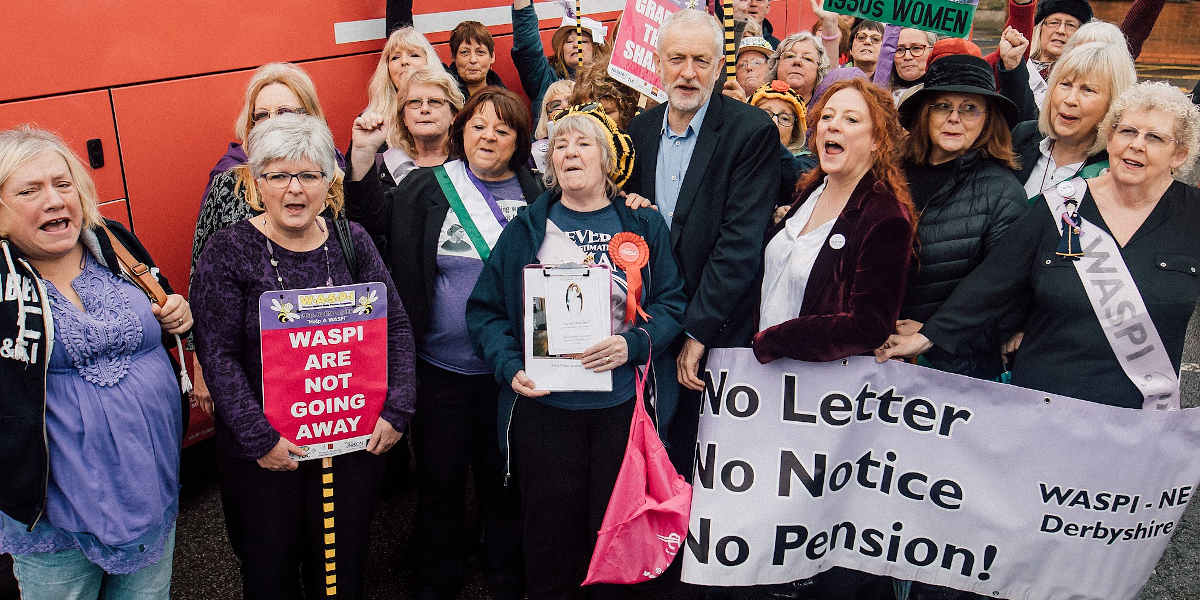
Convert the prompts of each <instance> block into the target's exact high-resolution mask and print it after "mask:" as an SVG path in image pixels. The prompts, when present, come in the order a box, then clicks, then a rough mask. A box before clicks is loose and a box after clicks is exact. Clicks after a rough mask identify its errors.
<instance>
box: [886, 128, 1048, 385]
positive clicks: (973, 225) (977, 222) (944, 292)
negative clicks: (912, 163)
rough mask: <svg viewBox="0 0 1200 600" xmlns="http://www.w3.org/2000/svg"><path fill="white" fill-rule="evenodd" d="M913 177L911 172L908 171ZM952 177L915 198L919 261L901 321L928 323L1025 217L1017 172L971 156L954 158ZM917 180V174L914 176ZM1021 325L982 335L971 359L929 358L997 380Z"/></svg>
mask: <svg viewBox="0 0 1200 600" xmlns="http://www.w3.org/2000/svg"><path fill="white" fill-rule="evenodd" d="M906 171H907V172H909V173H912V169H911V168H910V169H906ZM950 173H951V174H952V175H951V176H950V177H948V178H947V180H946V181H945V182H944V183H943V184H942V185H941V186H938V188H937V191H936V192H934V193H933V194H932V195H931V196H928V197H924V198H917V197H914V198H913V203H914V204H915V205H916V208H917V214H918V215H919V220H918V222H917V240H918V241H917V243H918V247H917V257H918V259H917V261H916V262H914V263H913V267H912V269H913V270H912V272H911V273H910V274H909V277H908V290H907V292H906V293H905V297H904V306H903V308H901V309H900V318H902V319H913V320H916V321H921V322H922V323H924V322H926V321H928V320H929V319H930V317H932V316H933V314H934V313H935V312H937V309H938V308H939V307H940V306H941V305H942V303H943V302H945V301H946V299H947V298H949V297H950V294H951V292H953V291H954V288H955V287H957V286H958V284H959V282H961V281H962V280H963V279H964V278H966V276H967V275H969V274H970V273H971V271H972V270H974V269H975V267H976V266H978V265H979V263H981V262H983V259H984V257H985V256H987V255H988V253H990V252H991V251H992V250H993V249H994V248H996V245H997V244H998V243H999V241H1000V239H1001V237H1002V236H1003V234H1004V232H1005V230H1007V229H1008V227H1009V225H1011V224H1013V223H1014V222H1016V221H1017V219H1019V218H1020V217H1021V215H1023V214H1025V210H1026V206H1025V190H1024V188H1023V187H1022V186H1021V184H1020V183H1019V182H1018V181H1017V178H1016V176H1015V175H1013V172H1012V171H1011V170H1010V169H1008V168H1007V167H1005V166H1003V165H1002V164H1000V163H998V162H996V161H994V160H990V159H986V158H983V157H981V156H980V155H979V153H978V152H976V151H972V152H968V153H966V154H964V155H963V156H960V157H959V158H957V159H955V164H954V167H953V168H952V169H951V170H950ZM909 176H910V177H912V175H909ZM1016 320H1017V321H1018V322H1016V323H997V324H996V326H995V327H993V328H991V329H992V332H991V334H990V335H984V336H980V339H979V344H978V345H977V348H976V351H975V352H974V353H973V355H972V356H951V355H949V354H946V353H945V352H944V351H941V350H940V349H938V348H936V347H935V348H933V349H932V350H930V351H929V352H928V353H926V354H925V358H926V359H927V360H928V361H929V363H930V366H932V367H934V368H937V369H940V370H943V371H949V372H952V373H959V374H962V375H970V376H972V377H980V378H987V379H990V378H993V377H995V376H997V375H999V374H1000V372H1001V370H1002V366H1001V362H1000V344H1001V343H1003V339H1004V337H1003V336H1005V335H1007V334H1010V333H1012V331H1004V330H1013V328H1015V327H1017V326H1019V324H1020V323H1019V319H1016Z"/></svg>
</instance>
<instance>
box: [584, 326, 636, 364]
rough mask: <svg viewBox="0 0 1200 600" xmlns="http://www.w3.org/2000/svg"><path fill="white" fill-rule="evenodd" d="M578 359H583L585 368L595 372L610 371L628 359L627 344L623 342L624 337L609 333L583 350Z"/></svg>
mask: <svg viewBox="0 0 1200 600" xmlns="http://www.w3.org/2000/svg"><path fill="white" fill-rule="evenodd" d="M579 360H581V361H583V366H584V368H585V369H591V370H593V371H595V372H597V373H603V372H604V371H611V370H613V369H615V368H617V367H619V366H621V365H623V364H625V363H626V362H627V361H629V345H628V344H626V343H625V338H623V337H621V336H619V335H610V336H608V337H606V338H604V339H602V340H600V341H599V342H598V343H596V344H595V345H594V346H592V347H591V348H588V349H587V350H584V351H583V354H581V355H580V356H579Z"/></svg>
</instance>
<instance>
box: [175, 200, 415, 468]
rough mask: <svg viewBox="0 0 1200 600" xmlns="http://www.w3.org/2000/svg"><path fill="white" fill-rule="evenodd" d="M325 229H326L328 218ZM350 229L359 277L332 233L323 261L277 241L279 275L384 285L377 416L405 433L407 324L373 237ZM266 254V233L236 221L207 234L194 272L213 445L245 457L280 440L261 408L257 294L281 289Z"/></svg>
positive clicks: (409, 369)
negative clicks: (384, 377) (383, 370)
mask: <svg viewBox="0 0 1200 600" xmlns="http://www.w3.org/2000/svg"><path fill="white" fill-rule="evenodd" d="M326 227H331V224H330V223H329V222H328V221H326ZM331 231H332V230H331ZM350 231H351V237H352V238H353V240H354V248H355V250H356V252H357V254H358V270H359V273H358V277H353V276H352V275H351V274H350V271H349V269H348V268H347V267H346V261H345V259H343V257H342V249H341V246H340V245H339V244H338V241H337V238H336V237H333V236H331V237H330V239H329V241H328V243H327V244H326V247H327V248H328V251H329V260H328V263H326V259H325V250H324V249H322V248H317V249H316V250H311V251H309V252H290V251H288V250H285V249H283V248H280V247H279V246H278V245H275V246H274V252H275V256H276V258H277V259H278V261H279V273H280V275H281V276H282V277H283V282H284V285H285V286H286V287H288V288H311V287H320V286H323V285H325V279H326V277H327V272H328V275H330V276H332V277H333V281H334V283H335V284H339V285H344V284H347V283H351V282H353V281H360V282H362V281H382V282H384V284H385V285H386V286H387V290H388V291H387V295H388V298H387V303H388V341H387V343H388V396H387V400H386V401H385V402H384V405H383V412H382V414H381V415H380V416H381V417H383V419H385V420H386V421H387V422H389V423H391V424H392V426H393V427H395V428H396V429H397V430H399V431H403V430H404V428H405V427H406V426H407V425H408V421H409V420H410V419H411V418H412V414H413V409H414V406H415V401H414V399H415V397H416V387H415V383H414V379H415V378H414V371H413V364H414V359H413V357H414V355H415V349H414V346H413V336H412V328H411V327H410V325H409V322H408V315H407V314H406V313H405V312H404V305H403V303H401V302H400V297H399V296H398V295H397V294H396V288H395V286H394V285H392V278H391V276H390V275H388V270H387V267H385V266H384V264H383V259H381V258H380V257H379V252H378V251H377V250H376V249H375V244H374V243H373V242H372V241H371V238H370V236H368V235H367V233H366V231H364V230H363V228H362V227H361V226H360V225H358V224H357V223H351V224H350ZM268 260H269V255H268V253H267V246H266V237H264V236H263V234H262V233H260V232H259V231H258V230H257V229H255V228H254V226H253V225H251V224H250V221H248V220H247V221H240V222H238V223H237V224H235V225H232V226H230V227H227V228H225V229H223V230H221V231H220V232H218V233H216V234H214V235H213V236H212V238H211V239H210V240H209V242H208V245H206V246H205V247H204V252H203V253H202V254H201V255H200V260H199V261H198V262H197V263H196V269H195V271H194V273H193V275H192V290H191V296H192V297H191V302H192V313H193V314H194V315H195V318H196V327H195V330H194V331H195V334H196V352H197V355H198V356H199V357H200V365H201V366H202V367H203V368H204V379H205V381H206V382H207V383H208V389H209V390H210V391H211V392H212V398H213V404H214V405H215V407H216V417H217V419H216V428H217V443H218V447H221V448H223V449H224V451H225V452H227V453H229V454H230V455H232V456H235V457H239V458H243V459H247V460H257V459H259V458H262V457H263V456H264V455H266V454H267V453H268V452H270V451H271V449H272V448H274V447H275V444H276V443H278V442H279V432H278V431H276V430H275V428H274V427H271V424H270V423H269V422H268V421H267V418H266V416H265V415H263V410H262V402H263V400H262V350H261V344H260V341H259V328H258V299H259V296H261V295H262V293H263V292H265V291H268V290H273V289H278V284H277V282H276V280H275V270H274V269H272V268H271V266H270V264H269V263H268ZM327 264H328V267H327V266H326V265H327ZM370 426H371V427H372V428H373V427H374V424H371V425H370Z"/></svg>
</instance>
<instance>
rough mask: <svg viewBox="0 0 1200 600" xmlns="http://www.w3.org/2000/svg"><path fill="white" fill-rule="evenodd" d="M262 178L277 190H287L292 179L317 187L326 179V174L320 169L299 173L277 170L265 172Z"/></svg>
mask: <svg viewBox="0 0 1200 600" xmlns="http://www.w3.org/2000/svg"><path fill="white" fill-rule="evenodd" d="M261 177H262V180H263V181H265V182H267V185H269V186H271V187H272V188H274V189H277V190H285V189H287V188H288V187H291V185H292V179H295V180H296V181H299V182H300V186H301V187H306V188H310V187H316V186H318V185H321V182H322V181H324V180H325V174H324V173H322V172H320V171H300V172H299V173H284V172H282V171H275V172H271V173H263V174H262V175H261Z"/></svg>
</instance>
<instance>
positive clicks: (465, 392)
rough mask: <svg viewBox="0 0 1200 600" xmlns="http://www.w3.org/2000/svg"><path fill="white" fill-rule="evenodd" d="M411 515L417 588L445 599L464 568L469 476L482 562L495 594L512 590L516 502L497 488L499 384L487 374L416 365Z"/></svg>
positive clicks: (517, 573) (517, 557) (516, 570)
mask: <svg viewBox="0 0 1200 600" xmlns="http://www.w3.org/2000/svg"><path fill="white" fill-rule="evenodd" d="M417 380H418V382H419V383H418V388H417V412H416V415H415V416H414V421H413V436H414V438H413V442H414V443H415V449H416V457H417V481H418V495H417V517H416V523H415V526H414V529H413V546H412V549H413V558H414V564H415V567H416V577H417V586H418V587H432V588H435V589H436V590H437V591H440V592H441V594H440V595H442V596H446V597H450V598H453V597H454V596H455V595H456V594H457V592H458V590H459V588H461V587H462V584H463V581H464V579H465V578H466V573H467V562H466V561H467V556H468V555H469V553H470V548H472V547H473V546H474V544H473V543H472V541H473V539H476V538H471V537H470V533H469V532H468V528H467V526H466V520H467V519H466V493H467V472H468V470H470V472H471V473H472V475H473V479H474V484H475V494H476V497H477V499H478V504H479V512H480V517H481V521H482V526H483V537H484V544H483V556H482V558H483V563H484V564H483V567H484V571H485V576H486V578H487V580H488V584H489V586H490V587H492V590H493V593H495V594H496V595H497V597H505V596H506V595H507V596H511V595H512V594H519V592H520V589H521V586H522V583H521V580H522V576H523V573H522V571H523V567H522V561H521V520H520V504H519V501H518V495H517V492H516V489H515V488H505V487H504V464H503V459H502V457H501V455H500V444H499V441H498V433H497V431H498V426H497V415H496V410H497V406H496V396H497V393H498V392H499V387H498V386H497V385H496V382H495V380H494V379H493V378H492V377H491V375H461V374H459V373H454V372H452V371H447V370H444V369H440V368H438V367H436V366H434V365H431V364H429V363H427V362H425V361H418V362H417Z"/></svg>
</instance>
